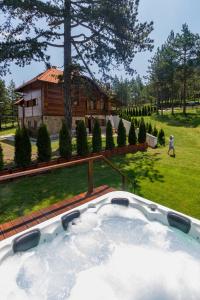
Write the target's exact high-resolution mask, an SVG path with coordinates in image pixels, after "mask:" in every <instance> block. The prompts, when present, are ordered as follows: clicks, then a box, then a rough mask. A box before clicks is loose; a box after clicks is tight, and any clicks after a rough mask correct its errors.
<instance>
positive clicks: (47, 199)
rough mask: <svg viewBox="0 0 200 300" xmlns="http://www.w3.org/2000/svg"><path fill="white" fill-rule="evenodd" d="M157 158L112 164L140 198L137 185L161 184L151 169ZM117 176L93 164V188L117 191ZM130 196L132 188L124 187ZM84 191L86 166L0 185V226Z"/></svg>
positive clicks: (115, 160)
mask: <svg viewBox="0 0 200 300" xmlns="http://www.w3.org/2000/svg"><path fill="white" fill-rule="evenodd" d="M158 160H159V157H156V156H153V155H150V154H149V153H136V154H135V155H132V154H131V155H125V156H116V157H114V158H112V161H113V163H114V164H115V165H116V166H117V167H118V168H120V170H121V171H123V172H124V173H125V174H126V175H127V176H128V177H129V178H130V179H131V180H132V181H133V182H134V181H135V187H136V193H137V194H140V195H142V191H141V181H142V180H143V179H148V180H150V181H151V182H155V181H163V177H162V175H161V174H160V173H159V172H158V170H157V169H156V167H155V162H156V161H158ZM121 182H122V180H121V176H120V175H119V174H118V173H116V171H114V170H112V169H111V168H110V167H109V166H108V165H106V164H105V163H103V162H95V165H94V185H95V187H97V186H100V185H105V184H106V185H108V186H110V187H114V188H116V189H118V190H121V187H122V185H121ZM128 190H129V191H130V192H134V188H133V186H130V185H129V186H128ZM84 191H87V165H81V166H76V167H71V168H67V169H62V170H57V171H53V172H51V173H48V174H44V175H39V176H35V177H30V178H25V179H21V180H17V181H14V182H9V183H6V184H1V185H0V199H1V200H0V223H3V222H6V221H8V220H12V219H15V218H17V217H19V216H23V215H25V214H28V213H30V212H32V211H35V210H39V209H41V208H44V207H47V206H49V205H51V204H53V203H55V202H58V201H61V200H64V199H67V198H70V197H73V196H74V195H77V194H79V193H81V192H84Z"/></svg>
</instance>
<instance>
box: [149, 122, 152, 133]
mask: <svg viewBox="0 0 200 300" xmlns="http://www.w3.org/2000/svg"><path fill="white" fill-rule="evenodd" d="M152 132H153V128H152V125H151V123H149V125H148V133H149V134H152Z"/></svg>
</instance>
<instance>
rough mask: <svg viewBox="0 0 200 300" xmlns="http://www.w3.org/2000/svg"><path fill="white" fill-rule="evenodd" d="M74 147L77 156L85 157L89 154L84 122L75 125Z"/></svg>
mask: <svg viewBox="0 0 200 300" xmlns="http://www.w3.org/2000/svg"><path fill="white" fill-rule="evenodd" d="M76 146H77V155H78V156H87V155H88V154H89V148H88V140H87V130H86V127H85V123H84V121H79V122H78V125H77V129H76Z"/></svg>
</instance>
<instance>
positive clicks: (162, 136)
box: [158, 128, 165, 146]
mask: <svg viewBox="0 0 200 300" xmlns="http://www.w3.org/2000/svg"><path fill="white" fill-rule="evenodd" d="M158 144H160V145H161V146H165V133H164V130H163V129H162V128H161V129H160V131H159V133H158Z"/></svg>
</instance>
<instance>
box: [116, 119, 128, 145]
mask: <svg viewBox="0 0 200 300" xmlns="http://www.w3.org/2000/svg"><path fill="white" fill-rule="evenodd" d="M117 145H118V147H123V146H126V128H125V127H124V123H123V121H122V119H120V121H119V125H118V134H117Z"/></svg>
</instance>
